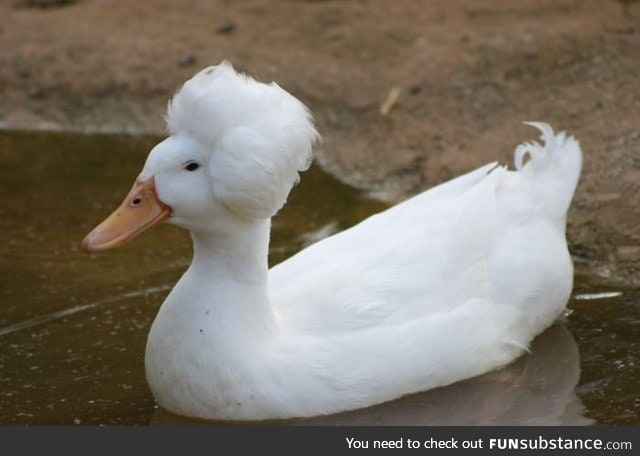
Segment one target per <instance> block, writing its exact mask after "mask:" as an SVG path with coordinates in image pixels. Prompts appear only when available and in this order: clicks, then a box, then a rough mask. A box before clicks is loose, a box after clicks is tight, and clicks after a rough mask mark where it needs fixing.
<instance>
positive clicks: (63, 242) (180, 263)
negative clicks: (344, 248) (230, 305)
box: [0, 132, 640, 425]
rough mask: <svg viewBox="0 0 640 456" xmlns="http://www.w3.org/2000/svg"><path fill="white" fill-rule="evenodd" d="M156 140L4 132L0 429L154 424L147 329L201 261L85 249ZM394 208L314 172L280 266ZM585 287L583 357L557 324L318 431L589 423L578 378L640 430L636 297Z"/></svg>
mask: <svg viewBox="0 0 640 456" xmlns="http://www.w3.org/2000/svg"><path fill="white" fill-rule="evenodd" d="M156 142H157V138H145V137H129V136H89V135H78V134H51V133H42V132H39V133H33V132H0V232H2V234H3V242H2V243H0V425H6V424H29V425H70V424H82V425H97V424H107V425H118V424H130V425H132V424H148V423H149V422H150V421H151V420H152V415H153V414H154V401H153V397H152V396H151V393H150V391H149V389H148V387H147V384H146V380H145V377H144V348H145V343H146V338H147V333H148V331H149V327H150V325H151V322H152V320H153V318H154V316H155V314H156V312H157V309H158V306H159V305H160V303H161V302H162V301H163V300H164V297H165V295H166V293H167V292H168V290H169V289H170V288H171V287H172V286H173V284H174V283H175V281H176V280H177V279H178V278H179V277H180V275H181V274H182V272H183V271H184V270H185V268H186V267H187V266H188V264H189V261H190V258H191V245H190V240H189V236H188V234H187V233H186V232H184V231H183V230H179V229H177V228H175V227H171V226H162V227H158V228H157V229H155V230H154V231H153V232H152V233H148V234H146V235H142V236H141V237H140V239H138V240H137V241H136V242H135V243H131V244H128V245H126V246H123V247H122V248H121V249H119V250H117V251H113V252H110V253H108V254H104V255H100V256H96V255H87V254H85V253H83V252H81V250H80V246H79V241H80V240H81V239H82V238H83V237H84V236H85V234H86V233H87V232H88V231H89V230H90V229H91V228H93V226H95V224H96V222H97V221H99V220H102V218H104V214H105V213H108V212H110V211H111V210H112V209H114V208H115V207H116V206H117V205H118V204H119V203H120V202H121V200H122V197H123V196H124V195H123V193H122V192H123V191H124V192H126V189H128V188H129V186H130V185H131V182H132V181H133V179H134V177H135V176H136V174H137V173H138V172H139V170H140V168H141V166H142V163H143V162H144V159H145V157H146V155H147V153H148V151H149V149H150V148H151V147H153V145H154V144H155V143H156ZM319 189H320V190H319ZM384 207H385V205H384V204H383V203H380V202H377V201H373V200H371V199H369V198H367V197H366V196H365V195H364V194H363V193H362V192H360V191H358V190H355V189H353V188H351V187H347V186H345V185H343V184H341V183H339V182H338V181H336V180H335V179H333V178H332V177H331V176H329V175H327V174H326V173H323V172H322V171H321V170H319V169H318V168H312V169H311V170H310V171H309V172H306V173H304V175H303V178H302V181H301V183H300V185H299V186H298V187H296V188H295V189H294V191H293V193H292V195H291V198H290V199H289V202H288V203H287V205H286V206H285V208H284V210H283V211H281V213H280V214H279V215H278V216H277V217H276V218H275V219H274V221H273V233H272V244H271V250H270V261H271V262H272V264H273V263H277V262H280V261H282V260H283V259H285V258H286V257H288V256H290V255H291V254H293V253H295V252H296V251H298V250H299V249H300V248H301V247H302V246H304V245H307V244H309V243H312V242H314V241H316V240H318V239H320V238H322V237H323V236H326V235H329V234H331V233H333V232H335V231H339V230H342V229H344V228H346V227H348V226H350V225H352V224H354V223H356V222H357V221H359V220H362V219H363V218H365V217H366V216H367V215H369V214H371V213H374V212H377V211H379V210H381V209H383V208H384ZM575 292H576V297H580V299H576V300H574V301H572V302H571V303H570V306H571V307H572V309H573V310H574V312H573V314H572V315H571V316H570V318H569V319H568V321H567V326H568V328H569V330H570V331H571V333H572V334H573V336H574V338H575V340H576V342H577V345H578V347H579V348H580V353H581V355H580V358H581V359H580V363H579V361H578V356H577V350H576V346H575V344H574V343H573V341H572V340H571V337H570V335H569V334H568V333H567V331H566V329H565V328H563V327H555V328H554V329H552V330H551V331H549V332H548V333H545V335H544V336H543V337H541V338H540V339H538V340H537V341H536V342H535V344H534V346H533V351H532V354H531V355H530V356H527V357H524V358H523V359H521V360H520V361H519V362H517V363H515V364H513V365H511V366H509V367H507V368H506V369H504V370H501V371H499V372H495V373H492V374H488V375H485V376H482V377H478V378H475V379H472V380H469V381H467V382H463V383H459V384H456V385H452V386H450V387H447V388H442V389H439V390H436V391H432V392H427V393H423V394H418V395H414V396H411V397H406V398H404V399H401V400H398V401H395V402H391V403H388V404H384V405H380V406H376V407H371V408H368V409H365V410H360V411H356V412H349V413H344V414H340V415H336V416H331V417H322V418H316V419H314V420H310V421H307V423H309V424H355V423H358V424H414V425H415V424H427V423H434V424H446V423H453V424H471V423H474V424H542V423H544V424H559V423H564V424H579V423H583V422H586V420H584V419H582V418H581V410H582V408H581V405H580V402H579V401H577V400H576V397H575V394H574V386H575V385H576V382H578V381H579V383H578V386H577V388H576V389H575V391H576V392H577V394H578V396H579V397H580V399H581V400H582V402H583V403H584V404H585V405H586V415H587V416H589V417H591V418H594V419H595V420H596V421H597V422H598V423H603V424H604V423H606V424H640V399H639V398H640V391H639V386H638V385H639V384H640V383H639V382H638V378H640V359H639V358H638V356H639V355H638V354H639V353H640V340H639V338H638V330H639V329H640V292H639V290H638V289H637V288H620V287H616V288H614V289H607V288H606V287H602V286H600V285H598V286H594V285H591V284H590V281H589V278H584V277H578V278H577V280H576V290H575ZM613 292H615V293H613ZM603 293H605V294H603ZM620 293H622V294H620ZM585 297H588V298H590V299H585ZM580 371H581V373H582V374H581V378H580V380H578V377H579V375H578V374H579V372H580ZM166 420H167V415H165V416H164V417H163V415H162V414H161V413H160V412H158V413H156V415H155V416H154V417H153V421H154V422H158V423H162V422H165V421H166ZM302 423H304V422H302Z"/></svg>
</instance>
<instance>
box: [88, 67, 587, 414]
mask: <svg viewBox="0 0 640 456" xmlns="http://www.w3.org/2000/svg"><path fill="white" fill-rule="evenodd" d="M167 122H168V127H169V132H170V134H171V136H170V137H169V138H167V139H166V140H165V141H163V142H162V143H160V144H159V145H158V146H156V147H155V148H154V150H153V151H152V152H151V154H150V156H149V158H148V160H147V163H146V164H145V167H144V169H143V172H142V174H141V175H140V178H139V181H141V182H142V181H145V182H150V179H154V180H155V190H156V191H157V197H158V199H159V201H160V202H161V203H162V204H164V205H166V206H168V207H170V208H171V217H170V218H169V219H168V221H169V222H170V223H174V224H177V225H179V226H182V227H184V228H186V229H189V230H190V231H191V233H192V237H193V242H194V260H193V263H192V265H191V266H190V267H189V269H188V270H187V272H186V273H185V274H184V276H183V277H182V278H181V279H180V281H179V282H178V284H177V285H176V286H175V288H174V289H173V291H172V292H171V293H170V295H169V296H168V297H167V299H166V301H165V302H164V304H163V305H162V307H161V309H160V311H159V313H158V315H157V317H156V319H155V321H154V323H153V326H152V329H151V332H150V334H149V339H148V344H147V352H146V370H147V378H148V381H149V384H150V386H151V389H152V391H153V393H154V395H155V396H156V398H157V400H158V402H159V403H160V405H161V406H162V407H164V408H166V409H168V410H170V411H172V412H174V413H177V414H182V415H188V416H194V417H201V418H209V419H223V420H260V419H273V418H291V417H302V416H314V415H320V414H329V413H335V412H339V411H343V410H348V409H354V408H359V407H364V406H368V405H372V404H375V403H379V402H383V401H387V400H391V399H394V398H397V397H400V396H402V395H405V394H409V393H413V392H417V391H423V390H427V389H430V388H435V387H438V386H442V385H446V384H450V383H452V382H456V381H458V380H462V379H465V378H469V377H472V376H475V375H479V374H482V373H484V372H487V371H490V370H492V369H496V368H498V367H500V366H503V365H506V364H508V363H509V362H511V361H512V360H514V359H515V358H517V357H518V356H519V355H521V354H522V353H523V351H525V350H526V349H527V346H528V344H529V343H530V342H531V340H532V339H533V338H534V337H535V336H536V335H537V334H539V333H540V332H541V331H543V330H544V329H545V328H546V327H548V326H549V325H550V324H551V323H553V322H554V320H556V319H557V318H558V317H559V316H560V315H561V314H562V312H563V310H564V308H565V305H566V302H567V300H568V298H569V295H570V292H571V288H572V276H573V269H572V263H571V258H570V256H569V253H568V250H567V246H566V241H565V218H566V213H567V209H568V207H569V203H570V201H571V198H572V196H573V192H574V189H575V186H576V184H577V180H578V177H579V174H580V168H581V152H580V148H579V146H578V143H577V141H575V140H574V139H573V137H568V136H566V135H564V134H563V133H561V134H558V135H554V133H553V131H552V130H551V128H550V127H549V126H548V125H546V124H534V125H535V126H536V127H538V128H539V129H540V130H541V131H542V133H543V140H544V143H543V144H542V145H540V144H537V143H531V144H527V145H523V146H520V147H519V148H518V149H516V167H517V170H516V171H508V170H507V169H506V168H503V167H499V166H497V165H496V164H494V163H492V164H488V165H486V166H483V167H481V168H479V169H477V170H475V171H472V172H470V173H468V174H465V175H463V176H461V177H459V178H457V179H454V180H452V181H449V182H446V183H444V184H442V185H439V186H437V187H435V188H433V189H431V190H429V191H426V192H424V193H422V194H419V195H417V196H415V197H413V198H411V199H409V200H407V201H405V202H403V203H401V204H399V205H397V206H395V207H392V208H390V209H389V210H387V211H384V212H382V213H380V214H377V215H374V216H373V217H370V218H369V219H367V220H365V221H363V222H362V223H360V224H358V225H356V226H354V227H352V228H350V229H348V230H346V231H344V232H341V233H338V234H336V235H334V236H331V237H329V238H326V239H324V240H321V241H319V242H317V243H315V244H313V245H311V246H310V247H308V248H306V249H305V250H303V251H301V252H299V253H298V254H297V255H295V256H293V257H292V258H290V259H289V260H287V261H285V262H283V263H281V264H279V265H277V266H275V267H274V268H272V269H271V270H269V269H268V266H267V252H268V243H269V229H270V217H271V216H272V215H273V214H275V212H276V211H277V210H278V209H279V208H280V207H281V206H282V205H283V204H284V202H285V200H286V197H287V194H288V192H289V190H290V189H291V187H292V185H293V184H294V182H295V181H296V179H297V176H298V171H301V170H304V169H306V167H307V166H308V164H309V158H310V153H311V148H312V145H313V143H314V141H315V140H316V138H317V133H316V130H315V129H314V127H313V124H312V120H311V116H310V115H309V112H308V111H307V109H306V108H305V107H304V106H303V105H302V104H301V103H300V102H299V101H298V100H296V99H295V98H294V97H292V96H291V95H289V94H288V93H287V92H285V91H284V90H282V89H281V88H280V87H278V86H277V85H275V84H271V85H266V84H262V83H259V82H256V81H254V80H253V79H251V78H249V77H247V76H243V75H239V74H237V73H236V72H235V71H234V70H233V68H232V67H231V65H230V64H227V63H224V64H222V65H220V66H218V67H214V68H210V69H207V70H204V71H203V72H201V73H199V74H197V75H196V76H195V77H194V78H193V79H192V80H190V81H189V82H187V83H186V84H185V86H184V87H183V88H182V90H181V91H180V92H179V93H178V94H177V95H176V96H175V98H174V99H173V101H172V102H171V103H170V105H169V109H168V116H167ZM525 155H529V160H528V161H527V162H526V164H525V163H524V156H525ZM192 162H196V163H198V164H199V165H201V166H200V168H199V169H197V170H195V171H188V170H186V168H185V163H192ZM136 233H137V232H136ZM92 242H93V241H92ZM96 242H97V241H96Z"/></svg>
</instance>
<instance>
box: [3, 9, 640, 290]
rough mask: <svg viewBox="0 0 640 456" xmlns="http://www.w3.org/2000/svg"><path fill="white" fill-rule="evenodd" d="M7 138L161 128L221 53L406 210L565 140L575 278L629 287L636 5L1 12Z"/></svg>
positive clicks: (634, 205) (634, 206)
mask: <svg viewBox="0 0 640 456" xmlns="http://www.w3.org/2000/svg"><path fill="white" fill-rule="evenodd" d="M0 17H2V18H3V19H2V21H0V37H1V38H2V39H0V99H1V103H0V121H1V122H2V124H1V125H2V126H3V127H5V128H16V127H20V128H36V127H48V128H52V127H55V128H72V129H78V130H101V131H132V132H152V133H161V132H162V130H163V125H162V113H163V110H164V106H165V104H166V101H167V98H168V97H169V96H171V94H172V93H173V92H174V90H175V89H176V88H177V87H178V85H179V84H180V83H181V82H182V81H184V80H185V79H186V78H188V77H189V76H190V75H192V74H193V73H194V72H195V71H196V70H197V69H199V68H201V67H204V66H208V65H210V64H215V63H217V62H219V61H221V60H222V59H225V58H226V59H229V60H231V61H232V62H234V64H235V65H236V67H238V68H240V69H244V70H246V71H248V72H250V73H251V74H254V75H256V76H257V77H259V78H261V79H264V80H276V81H278V82H279V83H280V84H281V85H282V86H283V87H285V88H287V89H288V90H290V91H291V92H293V93H294V94H295V95H297V96H298V97H300V98H301V99H302V100H304V101H305V102H306V103H307V104H308V105H309V106H310V107H311V108H312V110H313V112H314V113H315V115H316V117H317V121H318V126H319V129H320V130H321V132H322V134H323V136H324V144H323V147H322V149H321V150H319V152H318V159H319V161H320V162H321V163H322V164H323V165H324V166H325V167H326V168H328V169H329V170H330V171H332V172H334V173H336V174H338V175H339V176H341V177H342V178H344V179H345V180H346V181H348V182H350V183H353V184H355V185H358V186H363V187H367V188H371V189H374V190H376V191H381V192H383V193H384V194H386V195H387V196H388V197H389V198H392V199H394V198H402V197H403V196H406V195H409V194H411V193H413V192H415V191H417V190H419V189H423V188H426V187H429V186H432V185H435V184H437V183H439V182H441V181H443V180H445V179H447V178H450V177H452V176H455V175H457V174H459V173H461V172H463V171H466V170H468V169H470V168H472V167H475V166H478V165H480V164H483V163H485V162H488V161H492V160H494V159H496V158H499V159H500V160H502V161H503V162H509V161H510V160H511V158H510V157H511V153H512V150H513V148H514V146H515V145H516V144H517V143H518V142H520V141H522V140H524V139H530V138H533V137H535V136H537V133H535V132H534V131H532V130H530V128H529V127H525V126H523V125H522V124H521V122H522V121H524V120H544V121H548V122H550V123H551V124H552V125H553V126H554V127H556V128H559V129H565V130H567V131H569V132H571V133H573V134H575V135H576V136H577V137H578V138H579V139H580V141H581V143H582V145H583V149H584V152H585V164H584V172H583V178H582V181H581V184H580V186H579V189H578V193H577V196H576V200H575V204H574V206H573V209H572V211H571V213H570V219H569V230H568V231H569V238H570V244H571V249H572V252H573V253H574V256H575V258H576V260H577V263H578V266H579V268H580V269H581V270H583V271H588V272H595V273H596V274H598V275H600V276H602V277H604V278H607V279H613V280H624V281H626V282H629V281H635V282H636V283H638V282H640V280H639V279H637V278H636V275H637V271H638V266H639V265H640V231H639V230H638V226H639V222H640V204H639V203H640V201H639V198H640V197H639V196H638V195H639V193H640V192H639V190H640V116H639V114H640V84H639V83H638V75H640V2H637V1H632V0H625V1H615V0H541V1H538V2H534V3H532V2H527V1H512V0H492V1H488V0H484V1H475V0H474V1H451V0H430V1H426V0H425V1H417V0H397V1H394V2H392V3H391V2H380V1H374V0H370V1H367V0H352V1H301V0H300V1H293V0H290V1H284V0H283V1H273V0H272V1H267V0H245V1H242V2H232V1H205V0H191V1H186V2H185V1H177V0H176V1H170V0H155V1H149V2H126V1H124V0H111V1H106V0H102V1H101V0H84V1H55V0H49V1H47V0H31V1H29V0H14V1H8V0H7V1H4V2H1V3H0Z"/></svg>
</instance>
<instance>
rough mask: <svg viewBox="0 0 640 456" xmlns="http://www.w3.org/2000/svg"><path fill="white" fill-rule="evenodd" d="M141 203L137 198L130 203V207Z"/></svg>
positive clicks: (140, 199)
mask: <svg viewBox="0 0 640 456" xmlns="http://www.w3.org/2000/svg"><path fill="white" fill-rule="evenodd" d="M141 202H142V198H140V197H137V198H134V199H133V201H131V205H132V206H138V205H139V204H140V203H141Z"/></svg>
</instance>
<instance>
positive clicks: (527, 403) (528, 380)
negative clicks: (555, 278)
mask: <svg viewBox="0 0 640 456" xmlns="http://www.w3.org/2000/svg"><path fill="white" fill-rule="evenodd" d="M579 377H580V356H579V354H578V347H577V346H576V343H575V341H574V340H573V337H572V336H571V333H570V332H569V331H568V330H567V328H566V326H565V325H564V324H556V325H554V326H552V327H551V328H549V329H548V330H547V331H545V332H544V333H543V334H541V335H540V336H539V337H538V338H537V339H536V340H535V341H534V343H533V344H532V346H531V353H530V354H528V355H526V356H523V357H522V358H521V359H519V360H518V361H517V362H515V363H513V364H511V365H509V366H507V367H506V368H504V369H501V370H499V371H495V372H491V373H489V374H485V375H482V376H480V377H476V378H473V379H470V380H467V381H464V382H459V383H456V384H454V385H450V386H448V387H445V388H438V389H436V390H431V391H427V392H424V393H420V394H414V395H411V396H407V397H404V398H402V399H399V400H396V401H392V402H387V403H385V404H380V405H376V406H373V407H368V408H366V409H361V410H354V411H350V412H344V413H340V414H336V415H328V416H322V417H317V418H311V419H305V420H298V421H291V422H288V423H287V424H293V425H311V426H314V425H320V426H327V425H328V426H340V425H347V426H349V425H363V426H380V425H382V426H384V425H386V426H400V425H408V426H420V425H423V426H429V425H437V426H440V425H442V426H445V425H461V426H473V425H485V426H491V425H497V426H501V425H528V426H535V425H540V426H547V425H555V426H557V425H572V426H578V425H587V424H592V423H593V420H591V419H589V418H585V417H584V415H583V413H584V406H583V405H582V403H581V402H580V399H578V397H577V396H576V393H575V387H576V384H577V383H578V379H579ZM202 423H205V421H199V420H193V419H189V418H183V417H179V416H176V415H173V414H171V413H169V412H167V411H165V410H162V409H157V410H156V412H155V414H154V416H153V419H152V421H151V424H154V425H175V424H202Z"/></svg>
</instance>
